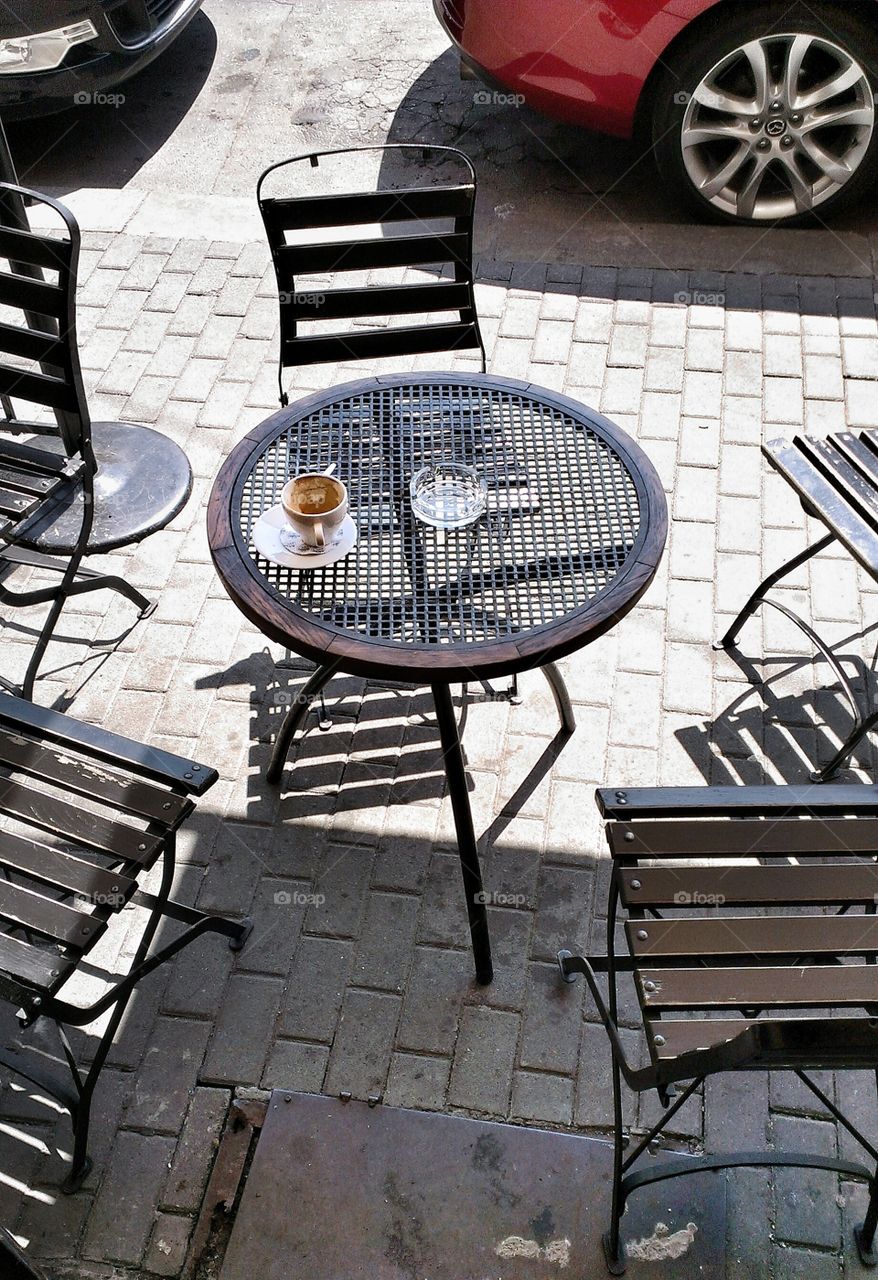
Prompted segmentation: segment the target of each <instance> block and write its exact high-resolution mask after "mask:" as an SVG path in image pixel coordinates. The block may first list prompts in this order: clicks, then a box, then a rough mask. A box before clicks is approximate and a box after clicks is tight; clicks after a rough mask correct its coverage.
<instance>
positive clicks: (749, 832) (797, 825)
mask: <svg viewBox="0 0 878 1280" xmlns="http://www.w3.org/2000/svg"><path fill="white" fill-rule="evenodd" d="M741 790H742V791H743V790H749V788H745V787H742V788H741ZM607 838H608V840H609V843H610V849H611V850H612V853H613V856H614V857H616V858H668V857H676V858H679V857H686V858H695V857H702V856H703V857H757V856H759V857H762V856H770V857H781V856H783V855H785V854H794V855H803V856H805V855H809V854H810V855H814V856H819V855H826V854H832V853H847V854H851V853H865V854H874V853H876V852H878V818H819V819H818V818H815V819H805V820H802V819H799V818H777V819H772V820H771V821H770V822H768V821H765V820H759V819H750V818H735V819H734V820H730V821H698V820H695V819H688V820H686V819H684V820H680V821H677V822H669V821H662V820H658V821H655V822H611V823H609V824H608V826H607Z"/></svg>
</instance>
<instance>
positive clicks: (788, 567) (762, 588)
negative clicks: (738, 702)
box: [713, 533, 835, 649]
mask: <svg viewBox="0 0 878 1280" xmlns="http://www.w3.org/2000/svg"><path fill="white" fill-rule="evenodd" d="M834 541H835V535H834V534H832V533H827V534H826V536H825V537H823V538H821V539H820V541H819V542H815V543H814V544H813V546H810V547H806V548H805V550H804V551H800V552H799V554H798V555H797V556H793V558H792V560H788V561H787V562H786V564H783V565H781V567H780V568H779V569H775V571H774V573H770V574H769V575H768V577H767V578H766V579H765V581H764V582H762V583H760V585H759V586H758V587H757V588H756V590H755V591H754V592H753V594H752V596H751V597H750V599H749V600H748V601H747V603H746V604H745V605H744V607H743V609H742V610H741V612H740V613H739V614H738V616H737V617H736V618H735V620H734V622H733V623H732V625H731V626H730V627H729V629H728V631H727V632H726V633H725V635H724V636H723V637H722V639H720V640H717V641H715V643H714V646H713V647H714V649H729V648H731V646H732V645H733V644H734V643H735V641H736V640H737V638H738V635H739V633H740V631H741V628H742V627H743V625H744V623H745V622H746V621H747V620H748V618H751V617H752V616H753V614H754V613H755V612H756V610H757V609H758V608H759V606H760V604H761V603H762V601H763V599H764V597H765V594H766V592H768V591H770V590H771V588H772V587H773V586H774V585H775V584H776V583H778V582H780V580H781V578H785V577H786V576H787V574H790V573H792V572H793V570H794V569H798V568H799V566H800V565H802V564H804V563H805V562H806V560H810V559H811V557H812V556H816V555H817V554H818V552H820V551H824V550H825V549H826V547H828V546H829V544H830V543H831V542H834Z"/></svg>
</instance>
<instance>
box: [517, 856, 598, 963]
mask: <svg viewBox="0 0 878 1280" xmlns="http://www.w3.org/2000/svg"><path fill="white" fill-rule="evenodd" d="M592 880H593V877H592V873H591V869H590V868H587V867H583V868H582V869H576V868H572V867H545V868H544V869H543V871H542V873H541V875H540V883H539V906H538V909H537V917H536V924H535V929H534V940H533V948H532V956H533V958H534V959H535V960H554V959H555V957H556V956H557V954H558V952H559V951H560V950H561V948H562V947H564V948H566V949H567V950H568V951H576V950H578V949H581V948H583V947H585V946H587V944H588V915H589V912H588V904H589V902H590V901H591V893H592Z"/></svg>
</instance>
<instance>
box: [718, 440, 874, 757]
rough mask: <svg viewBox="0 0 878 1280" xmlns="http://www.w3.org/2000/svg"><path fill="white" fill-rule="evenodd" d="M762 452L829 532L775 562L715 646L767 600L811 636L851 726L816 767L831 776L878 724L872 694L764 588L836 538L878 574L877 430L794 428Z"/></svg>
mask: <svg viewBox="0 0 878 1280" xmlns="http://www.w3.org/2000/svg"><path fill="white" fill-rule="evenodd" d="M762 452H763V453H764V455H765V457H766V458H767V459H768V461H769V462H770V463H771V465H772V466H773V467H774V468H775V470H776V471H778V472H779V473H780V474H781V475H782V476H783V477H784V479H785V480H786V481H787V482H788V483H789V484H790V485H791V486H792V488H793V489H795V491H796V493H797V494H798V495H799V498H800V499H801V502H802V506H803V507H804V509H805V511H806V512H807V513H808V515H810V516H813V517H814V518H815V519H817V520H820V521H821V523H822V524H824V525H825V526H826V528H827V530H828V532H827V533H826V534H825V535H824V536H823V537H822V538H820V539H819V540H818V541H817V542H816V543H814V544H813V545H812V546H810V547H807V548H806V549H805V550H804V551H802V552H800V553H799V554H798V555H796V556H794V557H793V559H792V560H789V561H788V562H787V563H786V564H784V565H782V566H781V567H780V568H779V569H776V570H775V571H774V572H773V573H771V574H769V576H768V577H767V578H766V579H765V581H764V582H762V583H761V584H760V586H759V587H757V589H756V590H755V591H754V593H753V595H752V596H751V597H750V599H749V600H748V601H747V603H746V604H745V605H744V607H743V609H742V610H741V612H740V613H739V614H738V616H737V617H736V618H735V620H734V622H733V623H732V625H731V626H730V627H729V628H728V630H727V632H726V634H725V635H724V636H723V637H722V639H721V640H719V641H718V642H717V645H716V646H715V647H716V648H721V649H730V648H732V647H733V646H734V645H735V642H736V640H737V638H738V636H739V634H740V632H741V628H742V627H743V626H744V623H745V622H746V621H747V620H748V618H750V617H751V616H752V615H753V614H754V613H755V612H756V610H757V609H758V608H760V606H762V605H769V606H771V607H772V608H774V609H778V610H779V611H780V612H781V613H783V614H784V616H785V617H787V618H789V619H790V621H791V622H793V623H795V624H796V626H798V627H799V629H800V630H802V631H804V633H805V634H806V635H807V636H808V639H809V640H810V641H811V643H812V644H813V645H814V647H815V648H816V649H817V650H818V652H819V653H820V654H821V655H822V656H823V657H824V658H825V659H826V661H827V662H828V663H829V665H830V667H831V669H832V671H833V673H834V675H835V676H836V678H837V679H838V681H839V684H840V686H841V689H842V692H843V693H844V695H845V697H846V698H847V700H848V703H849V704H850V707H851V711H852V713H853V717H854V727H853V729H852V731H851V732H850V734H849V735H848V737H847V739H846V740H845V742H844V744H843V745H842V746H841V747H840V748H839V750H838V752H837V753H836V754H835V755H834V756H833V758H832V760H830V762H829V763H828V764H826V765H824V766H823V767H822V768H821V769H819V770H815V771H814V774H813V778H814V780H815V781H820V782H823V781H826V780H827V779H828V778H831V777H832V776H833V774H835V773H836V772H837V771H838V770H839V769H840V768H841V766H842V765H843V764H844V763H845V762H846V761H847V760H848V759H849V757H850V755H851V753H852V752H853V751H854V749H855V748H856V746H857V743H858V742H860V741H861V739H862V738H863V737H864V736H865V735H866V734H867V733H868V732H869V731H870V730H871V729H872V728H874V726H875V725H876V724H878V714H876V713H873V712H872V710H871V697H870V696H869V695H868V694H867V696H866V698H865V699H860V698H858V697H857V694H856V692H855V691H854V689H853V687H852V685H851V682H850V680H849V678H848V676H847V673H846V672H845V671H844V669H843V668H842V666H841V664H840V663H839V662H838V659H837V658H836V657H835V655H834V654H833V652H832V650H831V648H830V647H829V645H828V644H826V643H825V642H824V641H823V640H822V639H821V638H820V636H819V635H818V634H817V633H816V632H815V631H814V630H813V628H812V627H811V626H810V625H809V624H808V623H807V622H805V621H804V620H803V619H802V618H800V617H799V616H798V614H796V613H795V612H794V611H793V610H792V609H790V608H789V606H788V605H786V604H784V603H782V602H780V601H778V600H774V599H772V598H770V597H769V596H768V595H767V592H768V591H770V589H771V588H772V587H773V586H775V585H776V584H777V583H778V582H780V581H781V580H782V579H783V578H785V577H787V576H788V575H789V574H791V573H792V572H793V571H794V570H795V569H797V568H799V567H800V566H801V565H803V564H804V563H805V562H806V561H808V560H809V559H811V557H812V556H815V555H817V554H818V553H819V552H821V551H824V550H825V549H826V548H827V547H828V546H830V545H831V544H832V543H833V542H835V541H838V542H840V543H841V545H842V546H843V547H845V548H846V550H847V551H849V552H850V554H851V555H852V556H853V558H854V559H855V560H856V561H857V563H858V564H860V565H861V566H862V567H863V568H864V569H865V570H866V572H867V573H869V574H871V575H872V577H873V578H875V579H876V581H878V430H874V429H869V430H865V431H860V432H854V431H837V432H834V433H833V434H832V435H830V436H827V437H826V438H825V439H818V438H817V437H814V436H806V435H797V436H794V437H793V439H792V440H783V439H780V440H769V441H767V442H766V443H765V444H764V445H763V449H762Z"/></svg>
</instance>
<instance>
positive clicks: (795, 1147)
mask: <svg viewBox="0 0 878 1280" xmlns="http://www.w3.org/2000/svg"><path fill="white" fill-rule="evenodd" d="M772 1129H773V1139H774V1145H775V1147H776V1148H777V1149H778V1150H780V1151H808V1152H812V1153H814V1154H815V1155H826V1156H835V1155H836V1154H837V1143H836V1131H835V1126H834V1125H833V1124H830V1123H828V1122H826V1121H822V1120H808V1119H805V1118H804V1117H802V1116H782V1115H777V1116H774V1117H773V1120H772ZM837 1185H838V1182H837V1178H836V1176H835V1175H834V1174H831V1173H827V1172H825V1171H822V1170H817V1169H778V1170H777V1171H776V1172H775V1188H776V1210H775V1212H776V1219H775V1229H776V1232H777V1236H778V1238H779V1239H780V1240H785V1241H788V1242H790V1243H793V1244H807V1245H820V1246H822V1247H823V1248H827V1249H837V1248H838V1247H839V1244H840V1242H841V1215H840V1212H839V1205H838V1201H837Z"/></svg>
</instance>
